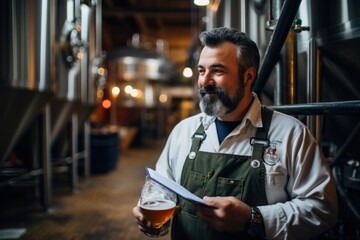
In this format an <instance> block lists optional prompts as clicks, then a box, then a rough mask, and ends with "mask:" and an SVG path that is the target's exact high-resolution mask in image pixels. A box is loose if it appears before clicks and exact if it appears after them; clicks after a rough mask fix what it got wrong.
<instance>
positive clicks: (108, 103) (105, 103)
mask: <svg viewBox="0 0 360 240" xmlns="http://www.w3.org/2000/svg"><path fill="white" fill-rule="evenodd" d="M111 105H112V104H111V101H110V100H109V99H104V100H103V101H102V103H101V106H102V107H103V108H105V109H109V108H110V107H111Z"/></svg>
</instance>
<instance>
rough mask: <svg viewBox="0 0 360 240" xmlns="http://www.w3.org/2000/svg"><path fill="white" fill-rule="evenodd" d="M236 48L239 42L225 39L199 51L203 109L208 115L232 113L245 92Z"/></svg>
mask: <svg viewBox="0 0 360 240" xmlns="http://www.w3.org/2000/svg"><path fill="white" fill-rule="evenodd" d="M236 51H237V49H236V45H234V44H232V43H228V42H225V43H222V44H221V45H218V46H216V47H207V46H206V47H204V49H203V50H202V52H201V54H200V59H199V64H198V70H199V78H198V86H199V98H200V109H201V111H203V112H204V113H205V114H207V115H209V116H216V117H219V116H223V115H226V114H228V113H231V112H232V111H234V110H235V109H236V108H237V107H238V105H239V104H240V101H241V100H242V98H243V96H244V81H243V77H242V75H241V74H239V69H238V63H237V58H236ZM239 78H240V79H239Z"/></svg>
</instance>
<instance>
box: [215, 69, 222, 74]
mask: <svg viewBox="0 0 360 240" xmlns="http://www.w3.org/2000/svg"><path fill="white" fill-rule="evenodd" d="M213 72H214V73H222V72H223V71H222V70H221V69H214V70H213Z"/></svg>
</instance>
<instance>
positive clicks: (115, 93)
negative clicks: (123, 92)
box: [111, 86, 120, 98]
mask: <svg viewBox="0 0 360 240" xmlns="http://www.w3.org/2000/svg"><path fill="white" fill-rule="evenodd" d="M111 93H112V96H113V97H114V98H116V97H117V96H118V95H119V93H120V88H119V87H116V86H115V87H113V88H112V89H111Z"/></svg>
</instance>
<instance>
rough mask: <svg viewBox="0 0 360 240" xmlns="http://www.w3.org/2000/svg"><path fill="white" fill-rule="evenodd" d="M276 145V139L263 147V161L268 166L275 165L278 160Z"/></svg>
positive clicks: (277, 143) (278, 154) (278, 143)
mask: <svg viewBox="0 0 360 240" xmlns="http://www.w3.org/2000/svg"><path fill="white" fill-rule="evenodd" d="M278 145H280V142H278V141H270V146H269V147H268V148H266V149H265V152H264V157H263V158H264V162H265V163H266V164H268V165H270V166H273V165H275V164H276V163H277V162H279V161H280V153H279V148H278Z"/></svg>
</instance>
